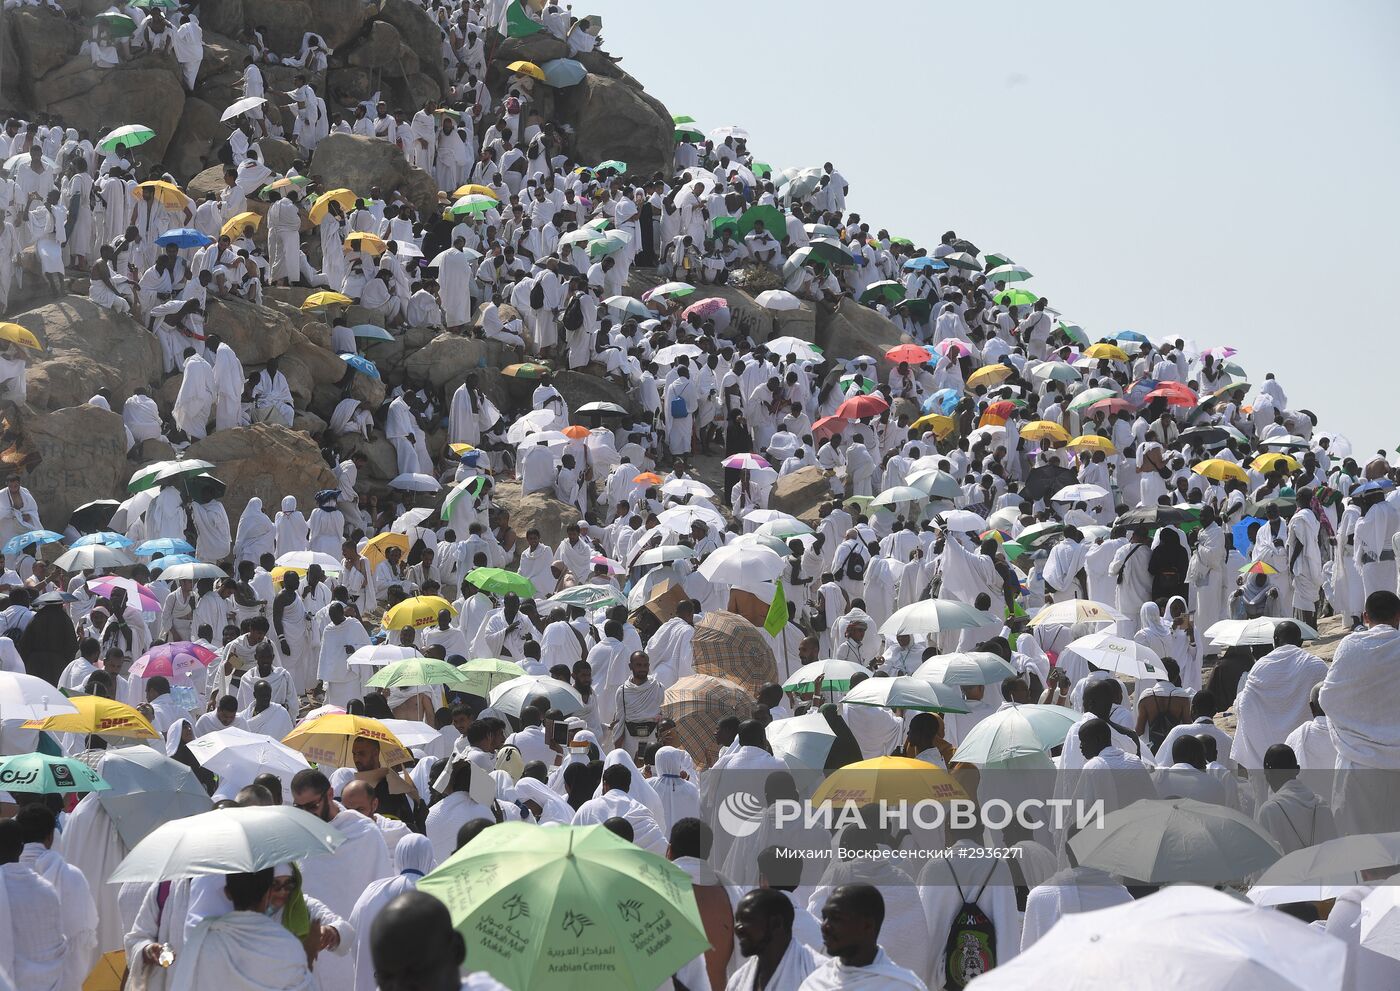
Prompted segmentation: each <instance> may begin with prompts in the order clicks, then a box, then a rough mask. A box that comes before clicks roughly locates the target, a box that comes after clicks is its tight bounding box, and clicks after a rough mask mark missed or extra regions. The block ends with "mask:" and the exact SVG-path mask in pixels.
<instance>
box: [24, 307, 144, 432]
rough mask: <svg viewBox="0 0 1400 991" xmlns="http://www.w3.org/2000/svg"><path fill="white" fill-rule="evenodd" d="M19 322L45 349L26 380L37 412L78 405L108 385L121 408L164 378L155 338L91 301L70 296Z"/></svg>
mask: <svg viewBox="0 0 1400 991" xmlns="http://www.w3.org/2000/svg"><path fill="white" fill-rule="evenodd" d="M13 319H14V322H15V323H17V324H19V325H20V326H22V327H27V328H28V329H29V330H32V331H33V332H34V333H35V334H36V335H37V336H38V338H39V341H40V343H42V344H43V345H44V348H45V353H44V355H43V356H42V357H40V358H39V359H37V360H35V361H34V362H33V363H32V364H31V365H30V367H29V373H28V375H27V376H26V379H27V382H28V392H29V395H28V401H29V404H30V405H31V406H33V407H35V408H36V409H58V408H60V407H63V406H77V405H78V404H80V403H84V402H87V400H88V399H89V398H90V397H91V396H92V394H93V393H94V392H96V391H97V390H98V389H100V388H104V387H105V388H107V389H110V390H111V391H112V400H113V403H114V405H115V406H117V408H120V404H121V403H123V402H125V401H126V398H127V397H128V396H130V395H131V394H132V392H133V391H135V389H136V388H137V387H138V386H143V385H149V384H150V383H152V382H154V381H155V380H156V379H158V378H159V377H160V373H161V355H160V345H159V344H157V343H156V339H155V336H154V335H152V334H150V333H148V332H147V331H146V329H145V328H144V327H142V326H141V325H140V324H138V323H137V322H136V321H134V320H132V319H131V318H130V317H127V316H123V315H122V314H120V313H115V312H113V311H112V310H107V309H103V308H102V307H100V306H98V305H96V304H95V303H93V302H92V301H91V300H88V299H84V298H82V297H78V296H65V297H64V298H63V299H61V300H58V301H57V302H53V303H46V304H44V305H43V306H40V307H37V308H35V309H32V310H29V311H27V312H25V313H21V314H19V315H18V316H16V317H14V318H13Z"/></svg>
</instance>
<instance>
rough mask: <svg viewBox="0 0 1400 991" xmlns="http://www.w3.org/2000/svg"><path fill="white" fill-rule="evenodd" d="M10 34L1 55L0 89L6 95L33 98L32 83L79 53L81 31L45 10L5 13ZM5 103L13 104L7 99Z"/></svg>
mask: <svg viewBox="0 0 1400 991" xmlns="http://www.w3.org/2000/svg"><path fill="white" fill-rule="evenodd" d="M5 19H6V21H8V22H9V31H8V32H6V35H5V44H4V47H3V49H2V50H0V55H3V62H0V89H3V90H4V91H5V93H6V94H24V95H25V97H26V99H28V98H30V97H32V89H33V84H34V81H35V80H37V79H39V78H40V77H42V76H45V75H48V74H49V73H50V72H52V71H53V70H54V69H57V68H58V67H59V66H61V65H62V64H63V63H64V62H67V61H68V59H69V58H70V57H72V56H73V55H75V54H76V53H77V51H78V46H79V45H80V44H81V43H82V34H81V29H80V28H79V27H78V25H77V24H76V23H74V22H73V21H70V20H68V19H67V18H66V17H63V16H61V15H60V14H57V13H54V12H53V11H51V10H49V9H48V8H46V7H19V8H17V9H14V10H6V11H5ZM6 103H9V104H13V103H14V97H13V96H10V98H9V99H7V100H6Z"/></svg>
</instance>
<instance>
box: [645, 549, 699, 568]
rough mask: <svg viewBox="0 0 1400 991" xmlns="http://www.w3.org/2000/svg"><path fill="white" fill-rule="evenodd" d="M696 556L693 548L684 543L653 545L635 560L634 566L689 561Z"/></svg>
mask: <svg viewBox="0 0 1400 991" xmlns="http://www.w3.org/2000/svg"><path fill="white" fill-rule="evenodd" d="M694 557H695V551H694V549H693V548H690V547H686V546H684V545H682V544H667V545H665V546H663V547H653V548H651V549H650V550H646V551H643V552H642V553H641V554H640V555H639V556H638V557H637V559H636V560H635V561H633V562H632V566H633V567H637V568H640V567H643V566H645V565H649V564H665V563H667V562H668V561H688V560H690V559H691V558H694Z"/></svg>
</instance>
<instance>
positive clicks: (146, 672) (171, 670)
mask: <svg viewBox="0 0 1400 991" xmlns="http://www.w3.org/2000/svg"><path fill="white" fill-rule="evenodd" d="M218 656H219V655H218V654H217V653H216V652H214V651H212V650H210V649H209V648H208V647H205V646H203V645H202V644H197V643H190V642H188V641H185V640H177V641H175V642H174V643H163V644H159V645H157V646H155V647H152V648H151V649H150V650H148V651H146V652H145V653H144V654H142V655H141V656H140V657H138V658H137V659H136V663H134V664H132V665H131V672H130V673H131V674H134V675H136V676H137V677H140V678H154V677H156V676H157V675H159V676H161V677H164V678H181V677H184V676H185V675H187V674H190V673H192V672H194V671H197V670H198V669H199V668H206V667H208V666H209V665H210V664H213V663H214V660H215V659H216V658H217V657H218Z"/></svg>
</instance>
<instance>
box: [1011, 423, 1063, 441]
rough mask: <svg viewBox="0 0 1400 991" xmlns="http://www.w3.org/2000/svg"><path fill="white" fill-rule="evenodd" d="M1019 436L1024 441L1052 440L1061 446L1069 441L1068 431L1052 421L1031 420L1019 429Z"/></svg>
mask: <svg viewBox="0 0 1400 991" xmlns="http://www.w3.org/2000/svg"><path fill="white" fill-rule="evenodd" d="M1021 436H1022V437H1024V438H1026V440H1053V441H1058V442H1059V443H1061V444H1063V443H1065V442H1066V441H1068V440H1069V431H1068V430H1066V429H1065V428H1064V427H1062V426H1060V425H1059V424H1058V423H1056V422H1055V421H1054V420H1032V421H1031V422H1030V423H1027V424H1026V425H1025V426H1024V427H1022V428H1021Z"/></svg>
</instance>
